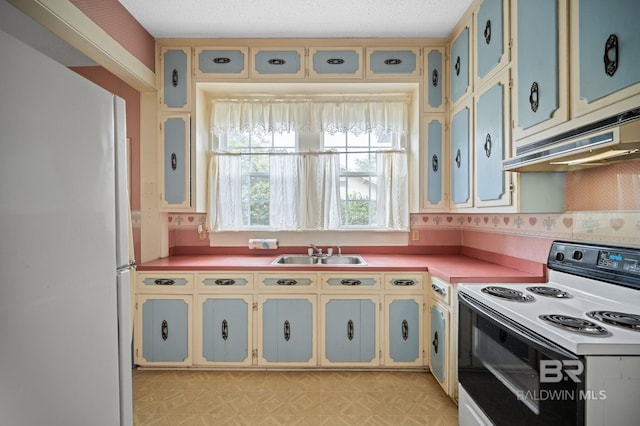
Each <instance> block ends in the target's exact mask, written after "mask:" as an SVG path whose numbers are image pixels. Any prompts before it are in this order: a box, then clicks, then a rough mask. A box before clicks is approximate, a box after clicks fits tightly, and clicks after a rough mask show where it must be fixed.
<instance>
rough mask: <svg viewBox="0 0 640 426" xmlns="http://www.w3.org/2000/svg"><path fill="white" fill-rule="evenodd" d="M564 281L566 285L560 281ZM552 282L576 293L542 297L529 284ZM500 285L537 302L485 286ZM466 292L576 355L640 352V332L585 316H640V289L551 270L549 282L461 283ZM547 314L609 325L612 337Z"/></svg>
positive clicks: (460, 288)
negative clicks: (557, 322)
mask: <svg viewBox="0 0 640 426" xmlns="http://www.w3.org/2000/svg"><path fill="white" fill-rule="evenodd" d="M559 282H561V283H562V284H559ZM539 285H550V286H553V287H556V288H559V289H561V290H564V291H567V292H569V293H571V294H572V295H573V297H572V298H569V299H554V298H550V297H544V296H538V295H534V294H533V293H530V292H528V291H527V290H526V287H530V286H539ZM487 286H500V287H505V288H510V289H515V290H520V291H522V292H523V293H525V294H531V295H533V296H534V297H535V301H534V302H530V303H521V302H512V301H508V300H504V299H500V298H497V297H493V296H490V295H487V294H485V293H483V292H482V288H484V287H487ZM458 290H459V292H462V293H465V294H467V295H469V296H471V297H473V298H474V299H476V300H478V301H479V302H482V303H483V304H485V305H486V306H488V307H490V308H492V309H494V310H496V311H498V312H500V313H502V314H503V315H506V316H507V317H509V318H511V319H512V320H514V321H516V322H518V323H519V324H521V325H523V326H525V327H527V328H528V329H530V330H532V331H535V332H536V333H537V334H539V335H541V336H543V337H545V338H547V339H548V340H551V341H552V342H554V343H556V344H558V345H560V346H562V347H563V348H565V349H567V350H569V351H571V352H573V353H574V354H576V355H640V332H638V331H633V330H626V329H622V328H620V327H616V326H612V325H609V324H605V323H602V322H599V321H596V320H594V319H591V318H589V317H587V316H586V315H585V313H586V312H588V311H595V310H609V311H616V312H625V313H631V314H635V315H640V291H639V290H634V289H630V288H626V287H621V286H616V285H612V284H607V283H603V282H601V281H596V280H591V279H586V278H580V277H576V276H574V275H569V274H565V273H562V272H556V271H550V275H549V283H547V284H539V283H538V284H495V283H491V284H487V285H484V284H460V285H459V286H458ZM543 314H562V315H570V316H574V317H578V318H583V319H586V320H589V321H592V322H594V323H596V324H598V325H600V326H603V327H604V328H606V329H607V330H608V331H609V333H610V335H608V336H588V335H583V334H578V333H574V332H571V331H566V330H563V329H560V328H558V327H555V326H553V325H550V324H548V323H546V322H544V321H542V320H541V319H539V318H538V315H543Z"/></svg>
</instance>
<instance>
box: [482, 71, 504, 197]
mask: <svg viewBox="0 0 640 426" xmlns="http://www.w3.org/2000/svg"><path fill="white" fill-rule="evenodd" d="M505 90H506V88H505V87H504V86H503V85H502V84H501V83H497V84H495V85H494V86H492V87H491V88H490V89H489V90H487V91H485V92H484V93H482V95H480V97H479V98H478V101H477V103H476V136H475V147H476V149H475V158H476V195H477V197H478V198H479V199H480V200H481V201H489V200H499V199H500V198H501V197H502V196H503V195H504V193H505V191H506V188H505V180H504V174H505V172H503V171H502V160H504V151H505V149H504V145H505V137H504V108H505V105H504V91H505Z"/></svg>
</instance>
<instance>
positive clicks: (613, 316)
mask: <svg viewBox="0 0 640 426" xmlns="http://www.w3.org/2000/svg"><path fill="white" fill-rule="evenodd" d="M587 316H588V317H589V318H592V319H594V320H597V321H601V322H603V323H605V324H609V325H613V326H616V327H621V328H625V329H627V330H633V331H640V315H635V314H627V313H624V312H614V311H591V312H587Z"/></svg>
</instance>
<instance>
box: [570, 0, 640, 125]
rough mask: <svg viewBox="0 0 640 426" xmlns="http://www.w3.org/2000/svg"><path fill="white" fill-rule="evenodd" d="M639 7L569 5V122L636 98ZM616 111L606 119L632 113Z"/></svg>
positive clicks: (588, 0) (593, 1)
mask: <svg viewBox="0 0 640 426" xmlns="http://www.w3.org/2000/svg"><path fill="white" fill-rule="evenodd" d="M638 17H640V2H638V1H630V0H609V1H606V2H605V1H598V0H574V1H572V3H571V60H572V67H571V70H572V76H571V94H572V95H571V98H572V116H573V117H578V116H581V115H584V114H586V113H588V112H591V111H594V110H597V109H600V108H603V107H605V106H609V105H612V104H614V103H617V102H620V101H622V100H624V99H626V98H628V97H630V96H632V95H638V94H640V71H639V70H640V30H639V29H638ZM637 105H638V103H637V101H636V102H635V103H634V104H633V105H628V106H627V105H622V107H621V108H619V110H617V111H616V110H613V111H611V112H609V113H607V115H611V114H613V113H617V112H622V111H625V110H626V109H630V108H634V107H637Z"/></svg>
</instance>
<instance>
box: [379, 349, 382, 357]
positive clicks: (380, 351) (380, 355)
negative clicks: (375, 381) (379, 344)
mask: <svg viewBox="0 0 640 426" xmlns="http://www.w3.org/2000/svg"><path fill="white" fill-rule="evenodd" d="M378 358H380V359H382V349H380V350H378Z"/></svg>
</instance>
